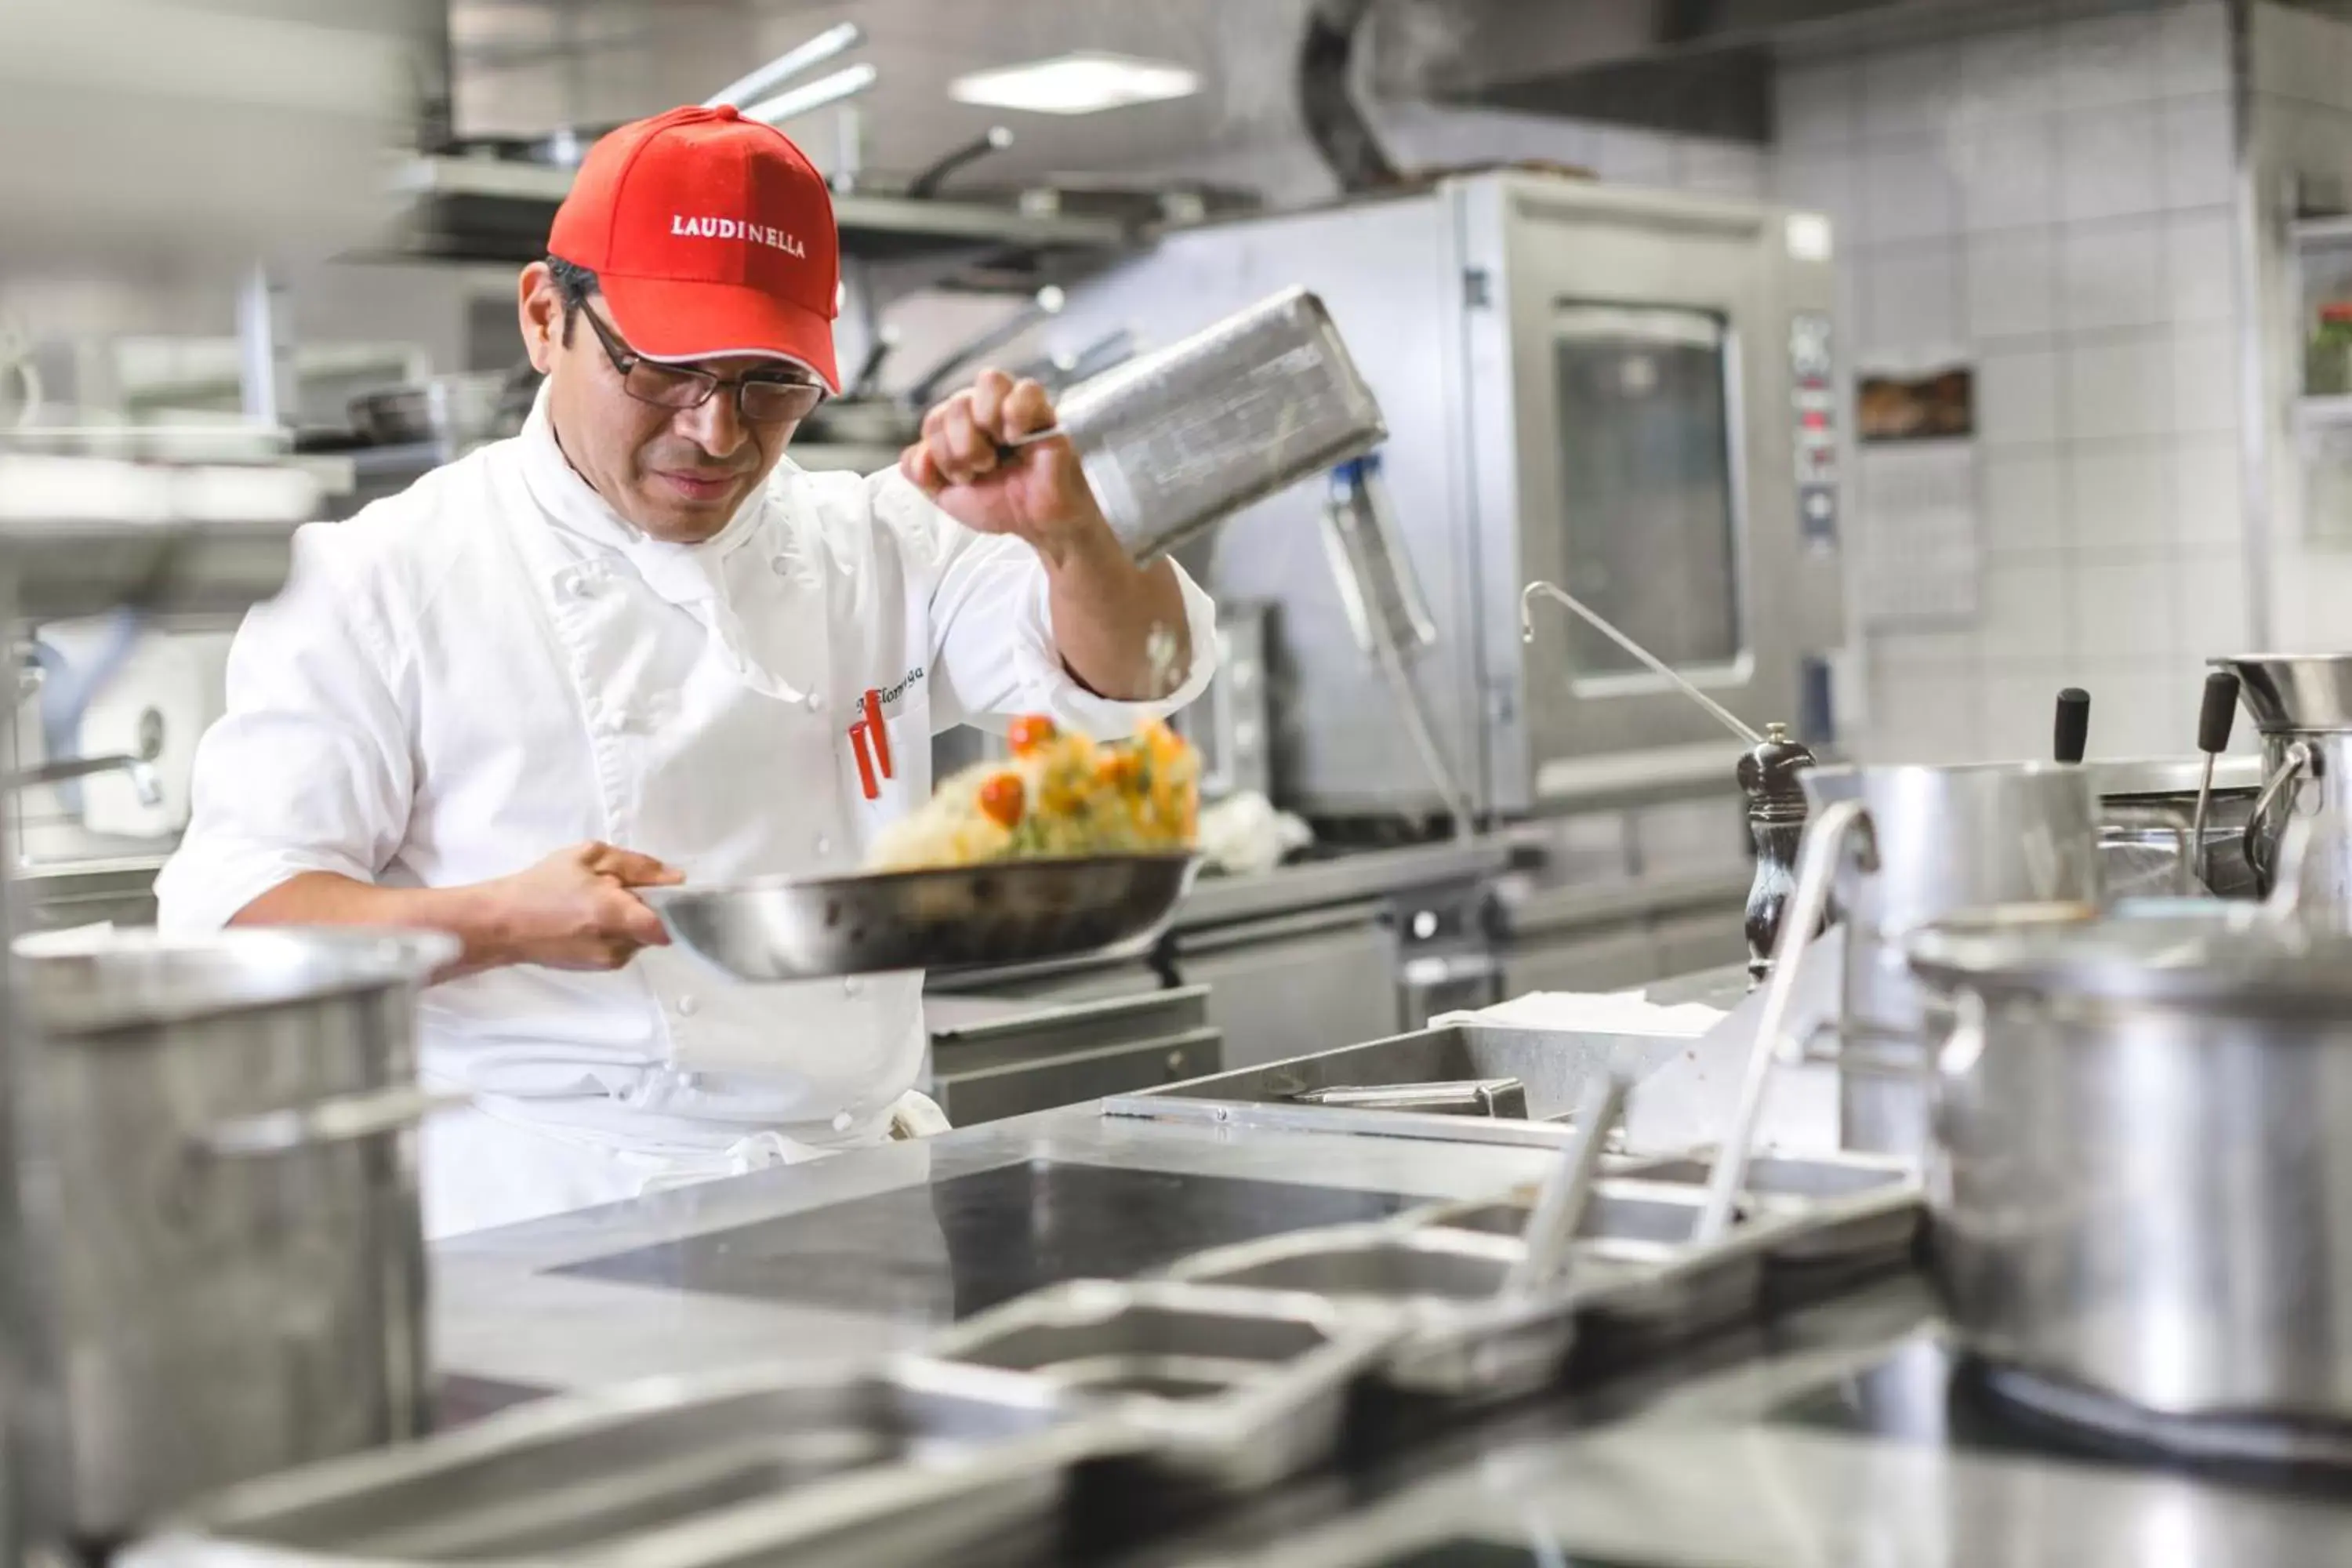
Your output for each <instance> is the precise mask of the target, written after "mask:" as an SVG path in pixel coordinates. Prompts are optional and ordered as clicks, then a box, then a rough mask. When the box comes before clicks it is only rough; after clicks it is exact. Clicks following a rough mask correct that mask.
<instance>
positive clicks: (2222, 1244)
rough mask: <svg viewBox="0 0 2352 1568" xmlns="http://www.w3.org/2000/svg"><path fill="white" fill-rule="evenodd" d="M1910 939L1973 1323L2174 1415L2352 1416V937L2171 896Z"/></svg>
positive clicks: (2036, 914) (1939, 1148)
mask: <svg viewBox="0 0 2352 1568" xmlns="http://www.w3.org/2000/svg"><path fill="white" fill-rule="evenodd" d="M1910 951H1911V963H1912V965H1913V967H1914V969H1915V971H1916V973H1917V974H1918V975H1919V977H1920V979H1921V981H1922V982H1923V983H1924V984H1926V985H1927V987H1928V988H1929V989H1930V991H1931V993H1933V994H1935V995H1936V996H1937V998H1938V999H1939V1001H1940V1003H1941V1005H1940V1006H1938V1007H1937V1008H1936V1009H1934V1010H1933V1013H1932V1015H1931V1016H1932V1018H1933V1020H1934V1021H1933V1022H1932V1024H1931V1027H1930V1035H1931V1042H1932V1044H1933V1047H1934V1050H1935V1058H1934V1074H1935V1077H1934V1091H1933V1093H1934V1103H1933V1132H1934V1142H1933V1146H1932V1149H1931V1152H1930V1156H1929V1164H1928V1195H1929V1205H1930V1212H1931V1215H1932V1216H1933V1222H1934V1223H1933V1237H1934V1268H1935V1274H1936V1278H1937V1283H1938V1285H1939V1288H1940V1289H1941V1292H1942V1295H1943V1298H1944V1301H1945V1306H1946V1310H1947V1312H1948V1316H1949V1318H1950V1320H1951V1321H1952V1324H1953V1326H1954V1328H1955V1330H1956V1331H1958V1334H1959V1336H1960V1337H1961V1339H1962V1341H1963V1342H1965V1344H1966V1345H1967V1347H1968V1348H1969V1350H1970V1351H1972V1352H1975V1353H1977V1354H1978V1355H1979V1356H1981V1357H1983V1358H1984V1359H1985V1360H1987V1361H1989V1362H1990V1363H1993V1364H1994V1365H1996V1366H1997V1367H2000V1368H2007V1369H2014V1370H2016V1371H2018V1372H2021V1373H2026V1374H2029V1375H2030V1376H2031V1377H2032V1378H2034V1379H2037V1380H2040V1381H2041V1382H2042V1384H2044V1385H2045V1386H2048V1387H2052V1388H2057V1389H2062V1390H2063V1389H2071V1390H2080V1391H2087V1392H2088V1393H2090V1394H2094V1395H2095V1396H2100V1397H2105V1398H2112V1399H2115V1400H2119V1401H2123V1402H2125V1403H2126V1404H2128V1405H2130V1406H2132V1407H2134V1408H2136V1409H2137V1410H2141V1411H2147V1412H2152V1413H2156V1414H2157V1415H2161V1416H2166V1417H2189V1418H2196V1419H2199V1420H2203V1421H2219V1422H2224V1423H2227V1422H2234V1421H2243V1420H2248V1419H2252V1420H2254V1421H2257V1422H2261V1423H2272V1424H2275V1423H2281V1422H2284V1423H2287V1424H2293V1423H2297V1422H2316V1423H2325V1424H2329V1425H2331V1426H2332V1425H2333V1424H2336V1423H2343V1422H2347V1421H2352V1246H2347V1245H2346V1237H2347V1236H2352V1141H2347V1139H2345V1138H2344V1137H2343V1136H2342V1135H2341V1133H2342V1130H2343V1129H2344V1128H2347V1127H2352V936H2346V935H2343V934H2338V933H2332V932H2329V931H2325V930H2319V929H2314V928H2309V927H2305V926H2304V925H2302V924H2301V923H2299V922H2297V921H2292V920H2282V919H2280V918H2279V917H2278V916H2277V915H2276V913H2275V912H2274V911H2273V910H2266V909H2264V908H2263V907H2261V906H2256V905H2252V904H2205V905H2202V906H2192V905H2185V904H2176V905H2171V906H2167V907H2164V908H2163V909H2161V910H2159V911H2158V912H2150V913H2147V914H2141V915H2131V916H2114V917H2108V918H2105V919H2094V918H2084V919H2075V920H2066V919H2063V918H2059V917H2057V916H2056V915H2054V914H2053V911H2051V910H2009V911H2000V910H1996V911H1990V912H1986V913H1980V914H1971V915H1965V916H1958V917H1955V918H1953V919H1951V920H1949V921H1943V922H1940V923H1938V924H1937V925H1936V926H1933V927H1931V928H1929V929H1927V930H1925V931H1921V932H1919V933H1918V934H1917V935H1916V936H1915V937H1914V938H1913V940H1912V942H1911V944H1910ZM2343 1436H2344V1435H2343V1434H2340V1433H2339V1434H2336V1436H2335V1438H2334V1439H2332V1440H2333V1441H2338V1442H2340V1441H2341V1440H2342V1438H2343Z"/></svg>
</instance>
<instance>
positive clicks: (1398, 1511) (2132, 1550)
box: [1109, 1277, 2352, 1568]
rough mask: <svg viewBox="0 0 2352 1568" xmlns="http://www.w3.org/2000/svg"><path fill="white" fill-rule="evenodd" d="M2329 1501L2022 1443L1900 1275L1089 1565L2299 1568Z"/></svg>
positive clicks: (2023, 1422) (2336, 1503)
mask: <svg viewBox="0 0 2352 1568" xmlns="http://www.w3.org/2000/svg"><path fill="white" fill-rule="evenodd" d="M1441 1456H1442V1457H1441ZM2347 1559H2352V1503H2347V1493H2346V1491H2345V1489H2344V1487H2343V1483H2342V1479H2341V1478H2340V1476H2317V1477H2315V1476H2312V1475H2310V1474H2307V1473H2306V1474H2302V1475H2295V1474H2269V1473H2263V1474H2253V1475H2248V1474H2231V1475H2227V1476H2222V1475H2212V1474H2204V1473H2199V1472H2192V1471H2184V1470H2179V1469H2174V1468H2161V1467H2158V1466H2152V1465H2147V1464H2144V1463H2142V1462H2140V1460H2139V1458H2138V1457H2137V1456H2134V1455H2130V1454H2126V1453H2119V1452H2114V1451H2103V1450H2100V1449H2096V1448H2094V1447H2087V1446H2085V1445H2084V1443H2083V1442H2082V1441H2081V1440H2080V1439H2078V1438H2076V1437H2074V1436H2072V1435H2070V1434H2063V1433H2060V1432H2057V1431H2053V1430H2052V1429H2049V1428H2046V1427H2042V1426H2037V1425H2035V1424H2034V1423H2033V1422H2032V1420H2030V1419H2029V1418H2028V1417H2026V1416H2024V1415H2021V1414H2018V1413H2014V1412H2012V1411H2011V1410H2010V1409H2008V1408H2006V1407H2004V1406H2002V1405H2000V1404H1999V1403H1998V1401H1997V1400H1996V1399H1995V1397H1994V1396H1993V1395H1992V1394H1990V1392H1989V1391H1988V1390H1987V1389H1986V1388H1985V1387H1984V1386H1983V1385H1982V1384H1981V1382H1980V1379H1979V1374H1977V1373H1975V1372H1974V1370H1973V1369H1972V1368H1970V1367H1969V1366H1967V1365H1966V1364H1964V1363H1959V1362H1957V1361H1956V1360H1955V1359H1954V1358H1953V1357H1952V1355H1951V1354H1950V1352H1949V1351H1948V1348H1947V1346H1946V1343H1945V1340H1944V1335H1943V1331H1942V1326H1941V1324H1940V1323H1939V1321H1937V1319H1936V1317H1935V1315H1934V1312H1933V1309H1932V1307H1931V1306H1930V1304H1929V1302H1928V1300H1927V1295H1926V1292H1925V1290H1924V1289H1922V1288H1921V1286H1920V1285H1919V1284H1918V1283H1917V1282H1916V1280H1914V1279H1910V1278H1908V1277H1905V1278H1901V1279H1896V1280H1894V1281H1892V1282H1889V1283H1887V1284H1885V1285H1882V1286H1879V1287H1876V1288H1874V1289H1869V1290H1867V1291H1864V1292H1860V1293H1857V1294H1854V1295H1852V1296H1848V1297H1844V1298H1841V1299H1840V1300H1837V1301H1834V1302H1832V1303H1829V1304H1827V1305H1825V1306H1822V1307H1818V1308H1814V1309H1811V1310H1808V1311H1805V1312H1803V1313H1801V1314H1797V1315H1796V1316H1794V1317H1791V1318H1790V1319H1787V1320H1784V1321H1781V1322H1780V1323H1779V1324H1777V1325H1775V1326H1774V1327H1773V1328H1771V1329H1769V1331H1764V1332H1760V1333H1756V1334H1750V1335H1746V1336H1741V1337H1738V1338H1735V1339H1731V1340H1727V1341H1722V1342H1716V1343H1714V1344H1712V1345H1709V1346H1706V1347H1702V1348H1700V1349H1697V1350H1696V1351H1694V1352H1691V1353H1689V1354H1687V1355H1685V1356H1684V1357H1682V1358H1679V1359H1677V1360H1675V1361H1672V1362H1669V1363H1664V1364H1661V1365H1659V1366H1658V1367H1656V1368H1654V1369H1653V1370H1651V1371H1648V1372H1644V1373H1639V1374H1636V1375H1635V1376H1633V1377H1632V1378H1629V1379H1626V1380H1624V1381H1623V1382H1622V1383H1620V1384H1616V1385H1614V1386H1612V1387H1607V1388H1603V1389H1601V1390H1600V1391H1598V1392H1597V1393H1596V1394H1593V1395H1591V1396H1590V1397H1586V1398H1580V1399H1575V1400H1554V1401H1552V1402H1549V1403H1548V1404H1546V1405H1538V1406H1533V1407H1521V1408H1520V1409H1519V1410H1518V1411H1517V1412H1516V1413H1506V1414H1504V1415H1501V1416H1499V1417H1498V1418H1496V1419H1494V1420H1490V1421H1487V1422H1486V1423H1484V1424H1482V1425H1480V1426H1476V1427H1475V1428H1472V1429H1470V1430H1468V1431H1465V1432H1461V1433H1456V1434H1454V1435H1451V1436H1436V1437H1435V1439H1434V1441H1433V1442H1432V1443H1430V1444H1428V1445H1425V1446H1424V1447H1423V1448H1422V1449H1421V1450H1419V1452H1418V1454H1417V1455H1416V1457H1414V1458H1409V1459H1406V1460H1403V1461H1402V1462H1396V1463H1391V1465H1389V1466H1387V1467H1385V1468H1376V1469H1374V1470H1373V1471H1372V1472H1371V1473H1370V1474H1369V1475H1366V1474H1361V1473H1360V1474H1354V1475H1350V1476H1349V1477H1347V1478H1346V1479H1344V1481H1335V1482H1333V1483H1331V1484H1328V1485H1327V1486H1324V1487H1321V1488H1319V1489H1306V1488H1293V1489H1289V1490H1288V1491H1286V1493H1284V1494H1281V1495H1278V1496H1276V1497H1274V1498H1270V1499H1268V1500H1265V1501H1264V1502H1263V1503H1261V1504H1259V1505H1258V1506H1256V1507H1255V1508H1253V1509H1252V1510H1249V1511H1247V1512H1246V1513H1241V1514H1235V1515H1232V1516H1228V1517H1227V1518H1225V1519H1224V1520H1223V1521H1219V1522H1218V1523H1216V1524H1214V1525H1213V1526H1211V1527H1209V1528H1207V1529H1203V1530H1200V1531H1194V1532H1193V1533H1192V1535H1191V1536H1190V1537H1189V1538H1187V1539H1186V1540H1184V1541H1182V1542H1177V1543H1173V1544H1169V1545H1154V1546H1152V1547H1150V1548H1148V1549H1144V1550H1141V1551H1138V1552H1129V1553H1127V1554H1125V1555H1120V1556H1116V1557H1113V1558H1111V1559H1109V1561H1110V1562H1111V1563H1114V1564H1115V1565H1116V1568H1209V1565H1210V1564H1216V1565H1217V1568H1273V1565H1274V1564H1276V1563H1279V1564H1281V1565H1282V1568H1552V1565H1561V1564H1565V1565H1569V1568H1575V1565H1580V1564H1581V1565H1585V1568H1819V1565H1822V1564H1832V1563H1837V1564H1847V1563H1887V1564H1897V1563H1899V1564H1904V1565H1906V1568H1909V1565H1913V1564H1916V1565H1920V1568H1928V1565H1934V1568H1946V1565H1949V1568H1960V1565H1967V1568H2023V1565H2026V1564H2037V1565H2038V1564H2050V1563H2064V1564H2066V1565H2067V1568H2108V1565H2116V1568H2123V1565H2129V1568H2153V1565H2156V1564H2172V1563H2198V1564H2204V1563H2217V1564H2218V1563H2233V1564H2235V1563H2247V1564H2252V1563H2264V1564H2286V1563H2293V1564H2303V1563H2312V1564H2317V1563H2341V1562H2345V1561H2347Z"/></svg>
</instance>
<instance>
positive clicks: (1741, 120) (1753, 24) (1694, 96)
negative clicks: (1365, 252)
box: [1421, 0, 2047, 142]
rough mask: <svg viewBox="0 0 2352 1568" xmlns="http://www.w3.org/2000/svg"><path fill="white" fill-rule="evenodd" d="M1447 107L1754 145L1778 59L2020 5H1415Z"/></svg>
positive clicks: (1761, 136) (1434, 87)
mask: <svg viewBox="0 0 2352 1568" xmlns="http://www.w3.org/2000/svg"><path fill="white" fill-rule="evenodd" d="M1421 3H1422V4H1423V5H1428V6H1430V7H1431V8H1432V10H1433V13H1434V14H1435V15H1436V16H1439V17H1441V18H1442V19H1443V23H1444V30H1445V31H1446V32H1447V33H1448V34H1449V35H1450V36H1451V39H1452V47H1450V48H1449V49H1448V50H1447V57H1448V58H1446V59H1445V60H1444V62H1443V63H1439V64H1433V65H1432V66H1431V68H1429V71H1428V76H1427V80H1426V81H1425V83H1424V84H1423V85H1424V89H1425V90H1426V91H1427V92H1428V93H1429V95H1430V96H1432V97H1435V98H1439V99H1443V100H1450V101H1455V102H1465V103H1485V104H1492V105H1495V106H1497V107H1502V108H1510V109H1518V110H1535V111H1538V112H1541V113H1548V114H1559V115H1565V116H1570V117H1572V118H1576V119H1582V120H1602V121H1615V122H1618V123H1622V124H1630V125H1641V126H1646V127H1649V128H1651V129H1654V130H1664V131H1680V132H1689V133H1693V134H1697V135H1706V136H1719V137H1729V138H1734V139H1737V140H1740V141H1747V142H1769V141H1770V140H1771V137H1772V63H1773V61H1774V59H1775V58H1777V57H1778V56H1780V54H1782V53H1785V52H1790V51H1803V50H1806V49H1811V48H1825V49H1826V48H1832V47H1850V46H1853V45H1859V44H1862V43H1865V42H1879V41H1913V40H1921V39H1926V38H1931V37H1937V36H1939V35H1941V34H1943V33H1946V32H1948V31H1952V30H1956V29H1957V28H1958V27H1960V26H1963V25H1965V26H1971V27H1978V26H1983V25H1984V23H1985V21H1986V19H1987V17H1988V16H1989V15H1994V14H1998V13H2000V12H2001V11H2002V10H2004V9H2014V10H2018V11H2020V12H2033V13H2036V14H2040V13H2042V12H2044V11H2046V9H2047V6H2046V5H2041V4H2035V3H2033V0H1421Z"/></svg>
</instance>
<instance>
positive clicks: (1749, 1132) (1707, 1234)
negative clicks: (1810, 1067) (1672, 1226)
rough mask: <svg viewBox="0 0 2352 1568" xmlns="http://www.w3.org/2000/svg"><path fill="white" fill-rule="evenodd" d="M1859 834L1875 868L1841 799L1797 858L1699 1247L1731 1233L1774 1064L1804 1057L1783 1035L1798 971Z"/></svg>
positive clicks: (1854, 807)
mask: <svg viewBox="0 0 2352 1568" xmlns="http://www.w3.org/2000/svg"><path fill="white" fill-rule="evenodd" d="M1857 832H1858V833H1859V834H1860V835H1861V838H1862V843H1861V846H1860V847H1861V853H1862V858H1863V865H1864V868H1865V869H1869V868H1872V867H1873V863H1874V861H1875V860H1876V858H1877V846H1876V842H1875V840H1874V838H1873V837H1872V836H1871V826H1870V816H1869V814H1868V812H1867V811H1865V810H1864V807H1863V804H1862V802H1860V801H1858V800H1841V801H1837V802H1835V803H1833V804H1832V805H1829V806H1827V807H1825V808H1823V810H1822V814H1821V815H1820V816H1817V817H1815V818H1814V819H1813V821H1812V825H1811V826H1809V827H1807V828H1806V829H1805V839H1804V847H1803V848H1802V849H1801V851H1800V852H1799V855H1798V858H1797V886H1796V888H1795V889H1794V890H1793V891H1792V892H1790V895H1789V906H1788V909H1787V910H1786V912H1785V913H1783V914H1782V915H1781V917H1780V940H1779V941H1778V942H1775V943H1773V946H1772V977H1771V979H1769V981H1767V982H1766V983H1765V991H1764V1002H1763V1005H1762V1008H1761V1010H1760V1011H1759V1014H1758V1016H1757V1019H1756V1038H1755V1041H1754V1042H1753V1043H1752V1044H1751V1045H1749V1047H1748V1065H1747V1068H1746V1070H1745V1072H1744V1073H1743V1075H1742V1076H1741V1078H1740V1080H1739V1100H1738V1106H1737V1107H1736V1108H1735V1109H1734V1110H1733V1111H1732V1113H1731V1125H1730V1126H1729V1127H1728V1128H1727V1129H1725V1131H1724V1136H1723V1141H1722V1142H1721V1143H1720V1144H1719V1145H1717V1149H1716V1153H1715V1169H1714V1170H1712V1171H1710V1172H1709V1173H1707V1179H1706V1206H1705V1207H1703V1208H1701V1209H1700V1210H1699V1216H1698V1224H1697V1226H1696V1227H1694V1228H1693V1230H1692V1231H1691V1240H1692V1242H1693V1243H1694V1244H1695V1245H1697V1246H1702V1247H1703V1246H1706V1244H1707V1243H1709V1242H1713V1241H1717V1240H1720V1239H1721V1238H1722V1237H1723V1234H1724V1232H1725V1231H1726V1230H1727V1229H1729V1228H1730V1226H1731V1218H1732V1215H1733V1212H1734V1210H1735V1208H1736V1207H1737V1205H1738V1202H1739V1189H1740V1187H1741V1185H1742V1184H1745V1183H1746V1181H1747V1180H1748V1145H1749V1144H1750V1143H1751V1142H1754V1141H1755V1137H1756V1119H1757V1117H1758V1116H1759V1114H1760V1113H1761V1112H1762V1110H1763V1109H1764V1089H1765V1087H1766V1085H1767V1084H1768V1083H1769V1080H1770V1079H1771V1076H1772V1064H1773V1062H1774V1060H1775V1059H1777V1058H1782V1057H1788V1058H1792V1059H1793V1058H1795V1057H1797V1056H1799V1055H1801V1049H1802V1047H1800V1046H1798V1044H1797V1043H1796V1042H1795V1041H1793V1040H1784V1039H1782V1036H1783V1035H1784V1034H1785V1033H1786V1032H1787V1029H1788V1019H1789V1002H1790V997H1791V996H1792V995H1794V994H1795V993H1796V989H1797V966H1798V965H1799V964H1800V963H1801V962H1802V961H1803V959H1804V956H1805V950H1806V949H1807V948H1808V947H1810V946H1811V944H1812V940H1813V930H1814V928H1815V927H1817V926H1819V925H1820V924H1821V923H1822V916H1823V915H1825V914H1826V913H1828V911H1829V904H1830V883H1831V881H1832V879H1834V878H1835V876H1836V873H1837V865H1838V857H1839V856H1840V855H1841V854H1843V852H1844V849H1845V843H1846V837H1847V835H1848V834H1850V833H1857Z"/></svg>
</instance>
